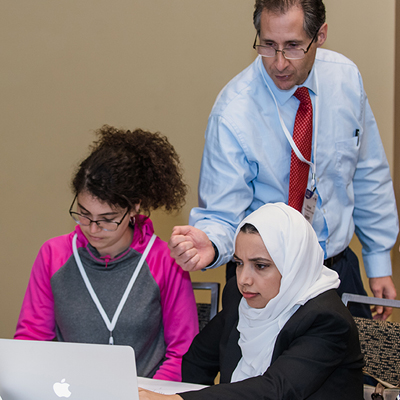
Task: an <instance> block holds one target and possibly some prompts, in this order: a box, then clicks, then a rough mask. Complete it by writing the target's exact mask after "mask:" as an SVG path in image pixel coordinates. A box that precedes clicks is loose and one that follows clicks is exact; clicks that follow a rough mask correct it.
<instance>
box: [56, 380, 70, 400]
mask: <svg viewBox="0 0 400 400" xmlns="http://www.w3.org/2000/svg"><path fill="white" fill-rule="evenodd" d="M68 388H69V384H68V383H67V382H65V379H62V380H61V382H56V383H55V384H54V385H53V390H54V393H55V394H56V395H57V396H58V397H69V396H71V392H70V391H69V389H68Z"/></svg>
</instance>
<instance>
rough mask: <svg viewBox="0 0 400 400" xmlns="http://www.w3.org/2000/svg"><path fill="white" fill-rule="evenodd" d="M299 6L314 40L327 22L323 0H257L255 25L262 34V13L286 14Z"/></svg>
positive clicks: (308, 31) (306, 26)
mask: <svg viewBox="0 0 400 400" xmlns="http://www.w3.org/2000/svg"><path fill="white" fill-rule="evenodd" d="M294 6H297V7H300V8H301V9H302V10H303V12H304V30H305V32H306V33H307V35H308V36H309V37H310V38H312V37H313V36H314V35H315V33H316V32H317V31H318V29H319V28H321V26H322V25H323V23H324V22H325V18H326V14H325V6H324V3H323V2H322V0H256V4H255V5H254V14H253V23H254V27H255V28H256V30H257V33H258V34H260V20H261V13H262V12H263V11H264V10H268V11H269V12H272V13H274V14H278V15H280V14H286V13H287V12H288V11H289V9H290V8H292V7H294Z"/></svg>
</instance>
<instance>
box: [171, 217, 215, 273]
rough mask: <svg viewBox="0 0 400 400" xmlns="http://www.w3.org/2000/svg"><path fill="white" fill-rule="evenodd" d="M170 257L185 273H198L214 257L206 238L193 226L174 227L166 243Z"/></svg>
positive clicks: (211, 246)
mask: <svg viewBox="0 0 400 400" xmlns="http://www.w3.org/2000/svg"><path fill="white" fill-rule="evenodd" d="M168 247H169V249H170V252H171V257H172V258H174V259H175V261H176V263H177V264H178V265H180V266H181V267H182V269H184V270H185V271H198V270H199V269H203V268H205V267H207V266H208V265H210V264H211V263H212V262H213V260H214V257H215V250H214V246H213V245H212V243H211V241H210V239H209V238H208V236H207V235H206V234H205V233H204V232H203V231H201V230H200V229H197V228H194V227H193V226H189V225H185V226H175V227H174V228H173V229H172V235H171V237H170V239H169V241H168Z"/></svg>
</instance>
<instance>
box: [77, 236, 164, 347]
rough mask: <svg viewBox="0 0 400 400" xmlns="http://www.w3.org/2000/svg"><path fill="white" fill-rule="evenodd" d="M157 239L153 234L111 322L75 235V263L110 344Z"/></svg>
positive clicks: (112, 342)
mask: <svg viewBox="0 0 400 400" xmlns="http://www.w3.org/2000/svg"><path fill="white" fill-rule="evenodd" d="M156 237H157V236H156V235H155V234H153V236H152V237H151V239H150V241H149V243H148V244H147V246H146V249H145V251H144V252H143V254H142V257H141V258H140V260H139V263H138V265H137V267H136V268H135V271H133V274H132V277H131V279H130V281H129V283H128V286H127V287H126V289H125V292H124V294H123V296H122V298H121V301H120V302H119V305H118V307H117V310H116V311H115V313H114V316H113V319H112V321H111V322H110V320H109V319H108V316H107V314H106V312H105V311H104V308H103V306H102V305H101V303H100V300H99V299H98V297H97V295H96V293H95V291H94V289H93V287H92V285H91V283H90V281H89V278H88V276H87V274H86V271H85V269H84V268H83V265H82V261H81V258H80V257H79V253H78V249H77V247H76V240H77V238H78V234H77V233H75V235H74V237H73V239H72V251H73V253H74V257H75V261H76V264H77V265H78V268H79V271H80V273H81V275H82V278H83V281H84V282H85V285H86V287H87V290H88V291H89V293H90V296H91V297H92V299H93V301H94V303H95V304H96V307H97V309H98V310H99V313H100V315H101V316H102V318H103V321H104V323H105V324H106V326H107V329H108V330H109V331H110V339H109V342H108V343H109V344H114V338H113V335H112V333H113V330H114V328H115V325H116V324H117V321H118V318H119V315H120V314H121V311H122V308H123V307H124V305H125V302H126V300H127V298H128V296H129V293H130V292H131V290H132V287H133V284H134V283H135V281H136V278H137V276H138V275H139V272H140V270H141V269H142V266H143V263H144V261H145V260H146V257H147V255H148V254H149V251H150V249H151V247H152V246H153V243H154V241H155V240H156Z"/></svg>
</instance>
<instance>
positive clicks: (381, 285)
mask: <svg viewBox="0 0 400 400" xmlns="http://www.w3.org/2000/svg"><path fill="white" fill-rule="evenodd" d="M369 287H370V288H371V290H372V293H373V294H374V297H379V298H383V299H391V300H393V299H395V298H396V288H395V287H394V283H393V281H392V277H391V276H383V277H381V278H370V279H369ZM372 312H376V314H375V315H374V319H381V320H385V319H386V318H387V317H388V316H389V315H390V314H391V313H392V308H391V307H382V306H375V307H373V309H372Z"/></svg>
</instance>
